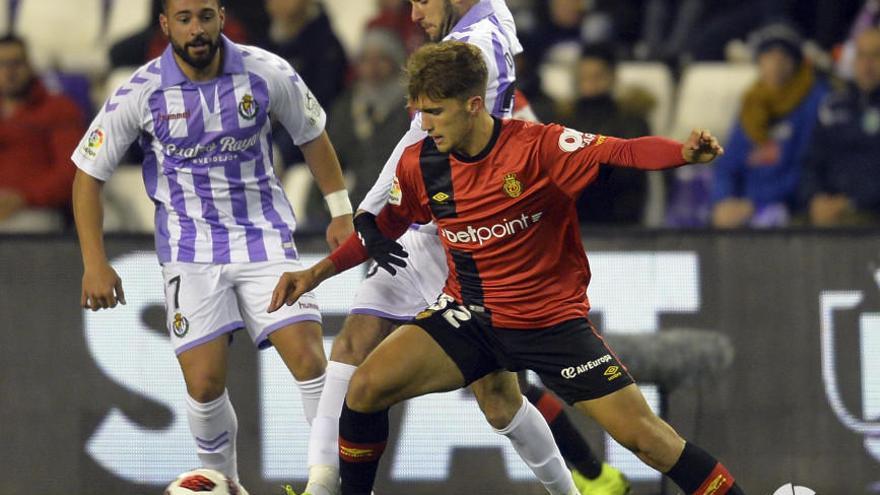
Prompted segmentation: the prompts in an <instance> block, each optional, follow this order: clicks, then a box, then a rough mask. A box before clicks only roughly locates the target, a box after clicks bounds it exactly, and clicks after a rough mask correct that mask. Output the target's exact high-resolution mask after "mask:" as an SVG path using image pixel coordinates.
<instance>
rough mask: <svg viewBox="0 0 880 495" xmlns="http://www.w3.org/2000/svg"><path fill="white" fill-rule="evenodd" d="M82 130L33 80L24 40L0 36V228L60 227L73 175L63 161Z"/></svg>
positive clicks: (75, 114) (68, 104)
mask: <svg viewBox="0 0 880 495" xmlns="http://www.w3.org/2000/svg"><path fill="white" fill-rule="evenodd" d="M83 130H84V125H83V116H82V113H81V112H80V110H79V108H78V107H77V106H76V104H75V103H74V102H73V101H72V100H70V99H69V98H67V97H65V96H62V95H56V94H50V93H49V92H48V91H47V90H46V88H45V86H44V85H43V84H42V83H41V82H40V80H39V79H37V77H36V75H35V73H34V70H33V68H32V67H31V64H30V61H29V59H28V55H27V46H26V45H25V42H24V41H23V40H22V39H21V38H18V37H16V36H12V35H7V36H5V37H3V38H0V230H2V231H18V232H21V231H30V232H34V231H43V230H56V229H60V228H61V227H62V226H63V218H64V215H63V214H62V209H63V210H66V209H67V208H68V207H69V205H70V196H71V192H70V187H71V185H72V183H73V176H74V172H75V169H74V168H73V167H71V166H70V162H69V161H68V159H67V157H68V156H69V154H70V150H72V149H73V148H74V147H76V144H77V142H79V138H80V136H81V135H82V133H83Z"/></svg>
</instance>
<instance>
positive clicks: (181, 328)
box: [171, 313, 189, 338]
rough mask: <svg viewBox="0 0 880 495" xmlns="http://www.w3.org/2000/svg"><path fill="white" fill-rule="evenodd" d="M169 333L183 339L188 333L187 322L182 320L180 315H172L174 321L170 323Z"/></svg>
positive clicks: (184, 319)
mask: <svg viewBox="0 0 880 495" xmlns="http://www.w3.org/2000/svg"><path fill="white" fill-rule="evenodd" d="M171 331H172V332H174V335H176V336H178V337H180V338H183V337H184V336H185V335H186V333H187V332H189V320H187V319H186V318H184V316H183V315H182V314H180V313H175V314H174V321H173V322H171Z"/></svg>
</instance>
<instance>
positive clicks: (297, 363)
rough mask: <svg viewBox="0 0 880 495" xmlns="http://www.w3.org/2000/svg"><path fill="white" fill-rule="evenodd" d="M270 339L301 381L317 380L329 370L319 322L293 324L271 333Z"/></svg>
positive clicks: (285, 362)
mask: <svg viewBox="0 0 880 495" xmlns="http://www.w3.org/2000/svg"><path fill="white" fill-rule="evenodd" d="M268 339H269V341H270V342H271V343H272V346H273V347H275V350H276V351H278V355H279V356H281V360H282V361H284V364H285V365H286V366H287V369H288V370H290V372H291V373H292V374H293V376H294V377H295V378H296V379H297V380H299V381H304V380H311V379H312V378H317V377H319V376H321V375H322V374H323V373H324V370H325V369H326V368H327V359H326V358H325V356H324V339H323V337H322V335H321V325H320V324H318V323H317V322H314V321H300V322H298V323H292V324H290V325H287V326H284V327H282V328H279V329H277V330H275V331H274V332H272V333H270V334H269V335H268Z"/></svg>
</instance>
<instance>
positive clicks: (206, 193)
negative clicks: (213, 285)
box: [192, 167, 229, 263]
mask: <svg viewBox="0 0 880 495" xmlns="http://www.w3.org/2000/svg"><path fill="white" fill-rule="evenodd" d="M210 170H211V168H210V167H198V168H193V169H192V174H193V175H192V177H193V186H194V187H195V190H196V195H197V196H198V197H199V199H200V200H201V201H202V218H204V219H205V221H206V222H207V223H208V225H210V226H211V245H212V249H213V252H214V257H213V261H214V263H229V230H227V229H226V227H224V226H223V224H222V223H221V222H220V213H219V212H218V211H217V207H216V206H215V205H214V195H213V193H212V191H211V178H210V177H209V175H208V174H209V172H210Z"/></svg>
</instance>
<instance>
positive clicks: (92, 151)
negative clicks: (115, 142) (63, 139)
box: [81, 126, 107, 160]
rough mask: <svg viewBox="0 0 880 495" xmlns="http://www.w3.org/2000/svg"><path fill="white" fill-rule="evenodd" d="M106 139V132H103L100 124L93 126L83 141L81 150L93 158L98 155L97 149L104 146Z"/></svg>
mask: <svg viewBox="0 0 880 495" xmlns="http://www.w3.org/2000/svg"><path fill="white" fill-rule="evenodd" d="M106 140H107V134H106V133H105V132H104V129H103V128H102V127H100V126H98V127H95V128H94V129H92V132H90V133H89V136H88V138H86V141H85V143H83V145H82V147H81V151H82V152H83V154H84V155H86V156H87V157H88V158H90V159H92V160H94V159H95V158H97V157H98V151H100V149H101V147H102V146H104V141H106Z"/></svg>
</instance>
